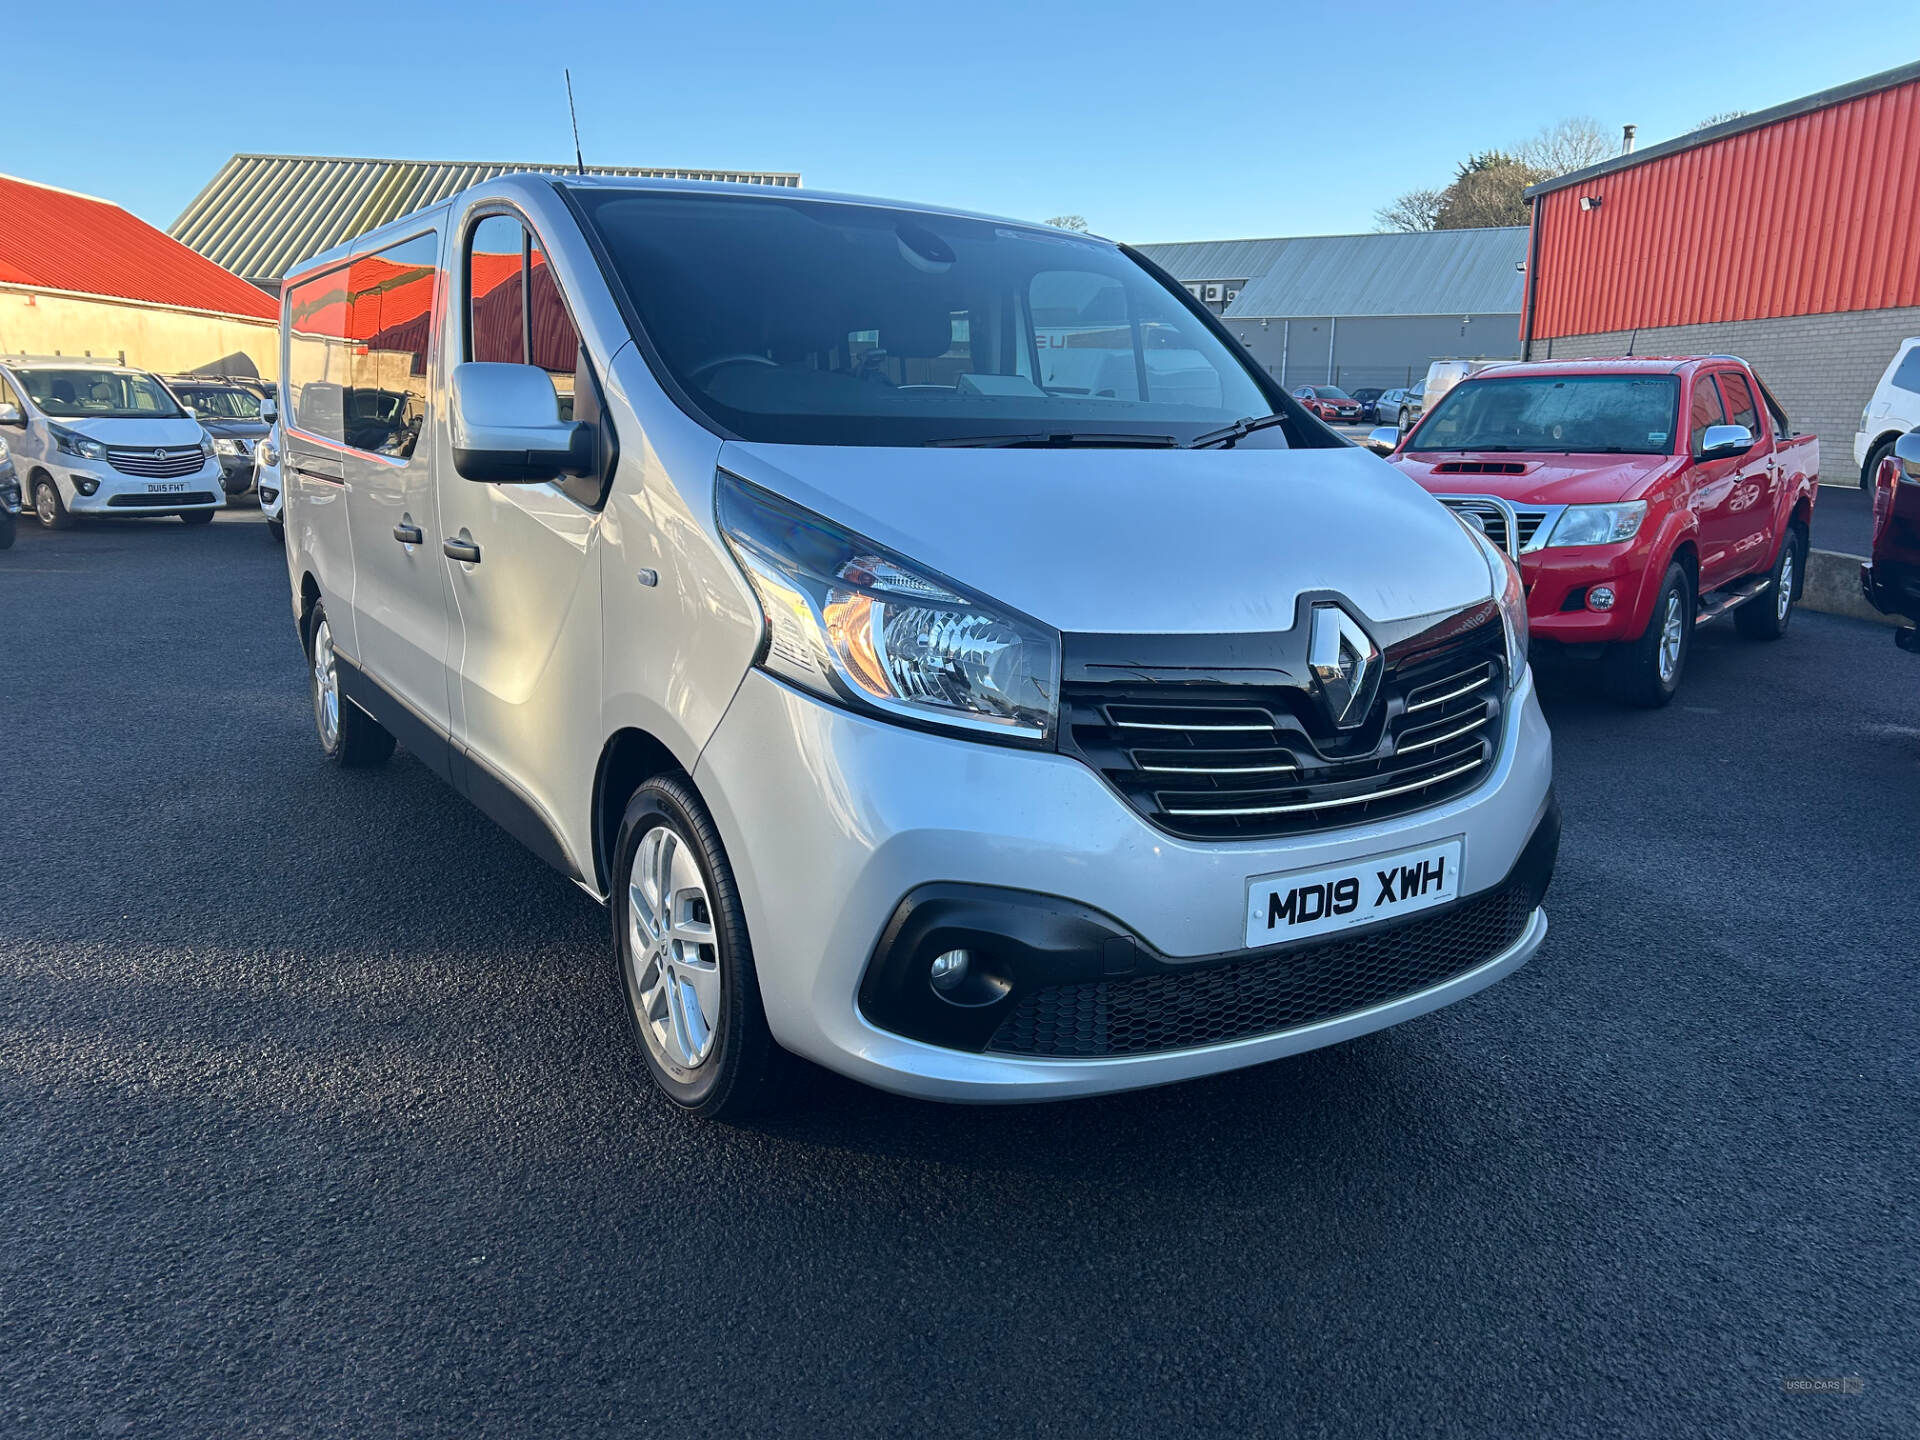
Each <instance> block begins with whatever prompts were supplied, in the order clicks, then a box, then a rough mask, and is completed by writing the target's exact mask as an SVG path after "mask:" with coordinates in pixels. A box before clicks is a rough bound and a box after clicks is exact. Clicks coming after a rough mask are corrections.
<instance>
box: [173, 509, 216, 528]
mask: <svg viewBox="0 0 1920 1440" xmlns="http://www.w3.org/2000/svg"><path fill="white" fill-rule="evenodd" d="M180 523H181V524H182V525H211V524H212V523H213V511H211V510H182V511H181V512H180Z"/></svg>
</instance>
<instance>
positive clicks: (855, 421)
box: [570, 186, 1285, 445]
mask: <svg viewBox="0 0 1920 1440" xmlns="http://www.w3.org/2000/svg"><path fill="white" fill-rule="evenodd" d="M570 193H571V194H572V196H573V197H574V199H575V200H576V201H577V202H578V204H579V206H580V208H581V210H582V211H583V212H584V213H585V215H586V217H587V220H588V223H589V224H590V225H591V226H592V227H593V228H594V229H595V230H596V231H597V232H598V234H599V236H600V239H601V241H602V242H603V244H604V247H605V250H606V253H607V255H608V257H609V259H610V261H611V268H612V269H613V271H614V276H613V277H612V278H613V279H614V280H615V281H616V283H617V284H618V285H619V286H620V287H621V288H622V289H624V290H625V292H626V296H627V299H628V301H629V303H630V304H631V306H632V308H633V310H634V311H635V312H636V313H637V315H638V317H639V320H640V325H641V328H642V329H643V331H644V332H645V336H646V338H647V339H648V340H650V341H651V342H652V345H653V348H654V350H655V352H656V353H657V356H658V359H659V361H660V363H661V364H662V365H664V367H665V368H666V370H667V371H668V372H670V374H671V376H672V378H673V379H674V381H676V382H677V383H678V385H679V387H680V388H681V389H682V390H683V391H684V392H685V393H686V394H687V396H688V397H689V398H690V399H691V400H692V401H693V403H694V404H695V406H697V407H698V408H699V409H700V410H701V411H703V412H705V413H706V414H707V415H708V416H710V417H711V418H712V419H713V420H714V421H716V422H717V423H718V424H720V425H721V426H723V427H725V428H726V429H728V430H730V431H732V432H733V433H734V434H736V435H739V436H741V437H743V438H744V439H748V440H763V441H770V442H776V443H786V444H816V445H929V444H941V443H945V444H953V443H957V442H965V441H967V440H969V439H981V438H985V437H989V436H991V437H999V438H1000V439H1001V443H1008V442H1007V438H1006V437H1014V438H1018V437H1022V436H1038V437H1056V438H1057V439H1058V441H1059V443H1080V444H1096V443H1102V442H1103V441H1108V440H1111V441H1112V442H1113V443H1126V442H1127V440H1128V438H1129V437H1144V436H1151V437H1154V441H1153V443H1159V444H1170V443H1171V444H1184V443H1186V442H1189V441H1191V440H1193V439H1195V438H1197V437H1199V436H1201V435H1204V434H1207V433H1208V432H1211V431H1216V430H1219V429H1220V428H1221V427H1223V426H1228V425H1232V424H1233V423H1234V422H1236V421H1240V420H1250V419H1255V418H1259V417H1264V416H1268V415H1271V414H1272V413H1273V408H1274V407H1273V405H1272V404H1271V403H1270V402H1269V401H1268V400H1267V398H1266V396H1265V394H1264V393H1263V392H1262V390H1261V388H1260V386H1259V384H1258V383H1257V382H1256V381H1255V379H1254V377H1253V376H1252V375H1251V374H1249V373H1248V370H1247V368H1246V366H1245V363H1244V362H1243V361H1242V360H1241V359H1240V358H1239V357H1238V356H1237V355H1236V354H1235V353H1234V352H1233V351H1232V349H1231V348H1230V347H1229V346H1227V345H1225V344H1223V343H1222V342H1221V341H1220V340H1219V339H1218V338H1217V337H1216V336H1215V335H1214V334H1213V333H1212V331H1210V330H1209V329H1208V328H1207V327H1206V326H1205V325H1204V324H1203V323H1202V322H1201V321H1200V320H1199V319H1198V318H1197V317H1196V316H1195V315H1194V314H1193V312H1192V311H1190V310H1189V309H1188V308H1187V307H1186V305H1185V304H1184V303H1183V302H1182V300H1180V299H1179V298H1178V297H1176V296H1175V295H1173V294H1172V293H1170V292H1169V291H1168V290H1167V288H1166V287H1165V286H1163V285H1162V284H1161V283H1160V282H1159V281H1157V280H1156V279H1154V277H1153V276H1152V275H1150V274H1148V273H1147V272H1146V271H1145V270H1143V269H1142V268H1141V267H1140V266H1139V265H1137V264H1136V263H1135V262H1134V261H1132V260H1131V259H1129V258H1128V257H1127V256H1126V254H1125V253H1123V252H1122V251H1121V250H1120V249H1119V248H1118V247H1116V246H1114V245H1111V244H1108V243H1107V242H1105V241H1100V240H1092V239H1088V238H1086V237H1085V236H1080V235H1075V234H1073V233H1071V232H1069V231H1064V230H1049V229H1047V228H1045V227H1042V226H1025V225H1017V224H1003V223H997V222H995V221H991V220H975V219H969V218H963V217H958V216H951V215H941V214H929V213H925V212H921V211H913V210H901V209H894V208H890V207H883V206H873V205H856V204H846V203H842V202H838V201H816V200H806V199H801V198H798V197H788V196H777V197H773V196H770V197H767V198H764V199H763V198H761V197H759V196H750V195H749V196H736V195H697V194H673V193H663V192H658V191H653V192H648V191H637V190H624V189H618V188H612V187H609V188H599V187H589V186H581V187H576V188H574V189H572V191H571V192H570ZM1283 429H1284V427H1282V426H1269V427H1264V428H1262V429H1260V430H1259V431H1257V432H1256V433H1257V437H1258V438H1257V439H1253V438H1252V437H1250V442H1251V443H1257V444H1269V445H1272V444H1284V443H1285V441H1284V439H1282V438H1281V435H1282V430H1283ZM1135 443H1139V442H1138V441H1136V442H1135Z"/></svg>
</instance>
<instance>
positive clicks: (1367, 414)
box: [1353, 385, 1386, 420]
mask: <svg viewBox="0 0 1920 1440" xmlns="http://www.w3.org/2000/svg"><path fill="white" fill-rule="evenodd" d="M1385 393H1386V392H1385V391H1384V390H1383V389H1381V387H1380V386H1378V385H1362V386H1361V387H1360V388H1359V389H1357V390H1355V391H1353V398H1354V399H1355V400H1357V401H1359V402H1360V418H1361V419H1362V420H1378V419H1379V418H1380V411H1379V409H1378V408H1377V407H1378V406H1379V403H1380V397H1381V396H1382V395H1384V394H1385Z"/></svg>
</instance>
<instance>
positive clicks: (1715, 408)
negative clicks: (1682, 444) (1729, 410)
mask: <svg viewBox="0 0 1920 1440" xmlns="http://www.w3.org/2000/svg"><path fill="white" fill-rule="evenodd" d="M1726 418H1727V414H1726V411H1724V410H1722V409H1721V408H1720V392H1719V391H1717V390H1715V389H1714V388H1713V381H1711V380H1710V379H1708V378H1707V377H1706V376H1704V375H1701V376H1698V377H1696V378H1695V380H1694V382H1693V408H1692V410H1691V411H1689V412H1688V415H1687V449H1688V451H1689V452H1691V453H1692V454H1695V455H1698V454H1699V453H1700V450H1701V446H1702V443H1703V442H1704V441H1705V439H1706V436H1707V427H1708V426H1709V425H1722V424H1725V423H1726Z"/></svg>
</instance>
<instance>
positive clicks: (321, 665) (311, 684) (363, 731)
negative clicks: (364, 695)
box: [307, 606, 393, 770]
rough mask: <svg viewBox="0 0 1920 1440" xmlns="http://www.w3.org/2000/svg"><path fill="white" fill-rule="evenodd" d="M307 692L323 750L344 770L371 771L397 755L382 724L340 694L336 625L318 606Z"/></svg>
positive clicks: (309, 630) (309, 649) (309, 650)
mask: <svg viewBox="0 0 1920 1440" xmlns="http://www.w3.org/2000/svg"><path fill="white" fill-rule="evenodd" d="M307 662H308V663H307V690H308V693H309V694H310V695H311V696H312V697H313V728H314V730H315V731H316V732H317V733H318V735H319V736H320V749H321V750H322V751H323V752H324V753H325V754H326V757H327V759H329V760H331V761H332V762H333V763H334V764H336V765H338V766H339V767H340V768H341V769H342V770H370V769H372V768H373V767H374V766H375V765H378V764H380V763H381V762H382V761H383V760H385V759H386V758H387V757H388V756H389V755H391V754H393V736H392V735H391V734H389V733H388V732H387V730H386V728H385V727H384V726H382V725H381V724H380V722H379V721H377V720H375V719H374V718H373V717H372V716H371V715H369V714H367V712H366V711H364V710H362V709H361V708H360V707H359V706H358V705H356V704H354V703H353V702H352V701H351V700H349V699H347V697H346V696H344V695H342V694H341V693H340V667H339V664H338V663H337V661H336V659H335V657H334V653H333V626H332V625H330V624H329V623H328V622H327V612H326V611H325V610H323V609H321V608H319V607H318V606H315V607H314V612H313V621H312V623H311V624H310V625H309V626H308V627H307Z"/></svg>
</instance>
